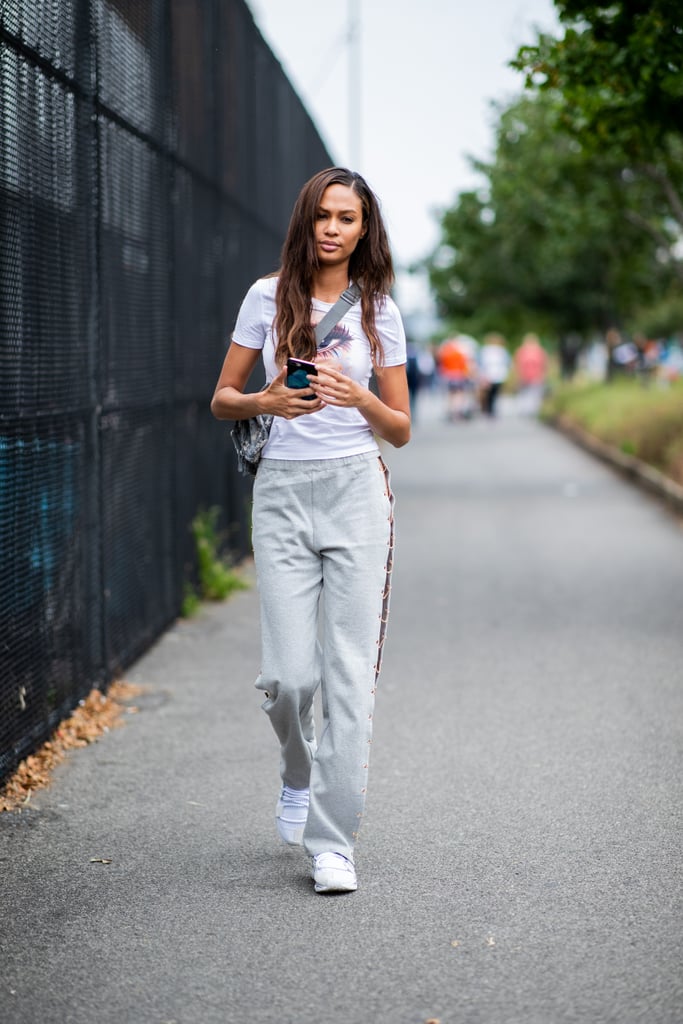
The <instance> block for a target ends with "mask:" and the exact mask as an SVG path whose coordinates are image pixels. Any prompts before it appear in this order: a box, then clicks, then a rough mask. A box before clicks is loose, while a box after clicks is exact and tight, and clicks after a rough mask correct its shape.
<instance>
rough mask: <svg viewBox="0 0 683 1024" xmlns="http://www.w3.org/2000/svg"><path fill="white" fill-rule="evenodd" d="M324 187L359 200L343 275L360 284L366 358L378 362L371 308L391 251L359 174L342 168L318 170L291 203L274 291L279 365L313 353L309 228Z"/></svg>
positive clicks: (381, 290) (387, 275) (388, 272)
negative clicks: (356, 233) (342, 188)
mask: <svg viewBox="0 0 683 1024" xmlns="http://www.w3.org/2000/svg"><path fill="white" fill-rule="evenodd" d="M330 185H346V186H347V187H348V188H351V189H353V191H354V192H355V193H356V195H357V196H358V198H359V199H360V201H361V207H362V211H363V226H364V227H365V233H364V234H363V237H362V238H360V239H359V240H358V245H357V246H356V248H355V250H354V251H353V253H352V254H351V259H350V261H349V277H350V278H351V280H353V281H355V282H356V284H358V285H359V286H360V288H361V300H360V302H361V323H362V325H363V330H364V331H365V333H366V335H367V336H368V338H369V340H370V352H371V355H372V361H373V363H374V365H375V366H381V365H382V362H383V359H384V352H383V350H382V342H381V340H380V338H379V335H378V334H377V330H376V328H375V309H376V308H377V305H378V304H379V305H380V306H381V304H382V303H383V302H384V301H385V299H386V296H387V295H388V293H389V290H390V289H391V286H392V284H393V283H394V268H393V264H392V259H391V250H390V249H389V239H388V237H387V232H386V228H385V227H384V222H383V220H382V214H381V212H380V208H379V202H378V200H377V197H376V196H375V194H374V193H373V192H372V190H371V189H370V187H369V186H368V184H367V182H366V181H365V179H364V178H362V177H361V176H360V174H356V173H355V171H349V170H347V168H345V167H329V168H327V170H324V171H319V172H318V174H315V175H314V176H313V177H312V178H311V179H310V181H307V182H306V184H305V185H304V186H303V188H302V189H301V192H300V193H299V198H298V199H297V201H296V203H295V205H294V209H293V211H292V216H291V219H290V222H289V228H288V229H287V236H286V238H285V242H284V245H283V247H282V258H281V265H280V270H279V273H278V283H277V290H276V294H275V305H276V313H275V319H274V321H273V327H274V329H275V332H276V334H277V339H278V343H277V348H276V349H275V361H276V363H277V364H278V365H279V366H282V365H283V364H284V362H285V360H286V359H287V357H288V356H296V357H298V358H299V359H313V358H314V357H315V355H316V352H317V345H316V340H315V329H314V327H313V326H312V325H311V292H312V290H313V277H314V274H315V271H316V270H317V269H318V267H319V260H318V253H317V248H316V244H315V226H316V217H317V214H318V209H319V208H320V204H321V202H322V197H323V193H324V191H325V189H326V188H329V186H330Z"/></svg>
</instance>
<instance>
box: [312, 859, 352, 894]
mask: <svg viewBox="0 0 683 1024" xmlns="http://www.w3.org/2000/svg"><path fill="white" fill-rule="evenodd" d="M313 881H314V882H315V891H316V892H355V891H356V889H357V888H358V882H357V881H356V869H355V868H354V866H353V864H352V863H351V861H350V860H348V859H347V858H346V857H343V856H342V855H341V853H319V854H318V856H317V857H314V858H313Z"/></svg>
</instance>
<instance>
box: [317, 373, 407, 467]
mask: <svg viewBox="0 0 683 1024" xmlns="http://www.w3.org/2000/svg"><path fill="white" fill-rule="evenodd" d="M311 387H312V388H313V390H314V391H315V393H316V395H319V396H320V398H321V399H322V401H323V403H324V404H325V405H336V406H340V407H342V408H343V407H346V408H356V409H358V411H359V412H360V413H361V414H362V415H363V416H364V417H365V419H366V420H367V422H368V424H369V426H370V427H372V429H373V431H374V432H375V433H376V434H378V435H379V437H381V438H383V439H384V440H385V441H388V442H389V444H393V445H394V447H395V448H402V447H403V445H404V444H407V443H408V441H409V440H410V399H409V396H408V378H407V377H406V368H405V365H402V366H384V367H382V368H381V369H379V370H378V371H377V389H378V391H379V397H378V396H377V395H374V394H373V393H372V391H370V390H369V389H368V388H364V387H363V386H362V385H361V384H359V383H358V382H357V381H355V380H352V378H351V377H347V376H346V375H345V374H343V373H341V372H340V371H339V370H334V369H332V368H331V367H327V366H325V364H324V363H318V376H317V377H313V378H311Z"/></svg>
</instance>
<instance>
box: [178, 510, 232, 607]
mask: <svg viewBox="0 0 683 1024" xmlns="http://www.w3.org/2000/svg"><path fill="white" fill-rule="evenodd" d="M219 516H220V509H219V508H218V506H216V505H214V506H212V507H211V508H209V509H200V510H199V512H198V513H197V515H196V516H195V517H194V519H193V520H192V534H193V536H194V540H195V547H196V553H197V574H198V580H199V585H198V586H193V585H192V584H191V583H186V584H185V594H184V597H183V603H182V606H181V614H182V615H183V616H184V617H185V618H189V617H190V616H192V615H194V614H195V613H196V612H197V611H198V609H199V606H200V605H201V602H202V601H224V600H225V598H226V597H229V595H230V594H232V593H233V592H234V591H235V590H247V589H248V586H249V585H248V584H247V583H246V582H245V581H244V580H243V579H242V577H241V576H240V574H239V573H238V572H237V570H236V569H235V567H234V566H233V565H232V564H231V563H230V562H229V561H228V560H227V559H226V558H225V557H224V556H223V555H221V550H220V549H221V545H222V543H223V539H224V538H223V536H222V534H220V533H219V531H218V519H219Z"/></svg>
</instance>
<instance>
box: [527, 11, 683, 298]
mask: <svg viewBox="0 0 683 1024" xmlns="http://www.w3.org/2000/svg"><path fill="white" fill-rule="evenodd" d="M555 6H556V7H557V8H558V11H559V15H560V20H561V22H562V24H563V26H564V27H565V32H564V36H563V37H562V38H561V39H554V38H553V37H551V36H548V35H540V36H539V37H538V39H537V41H536V43H535V44H534V45H531V46H524V47H522V48H521V49H520V50H519V52H518V54H517V58H516V59H515V60H514V61H513V67H516V68H517V69H518V70H521V71H523V72H525V74H526V82H527V85H528V86H529V87H530V88H533V89H536V90H545V91H550V92H552V93H553V94H555V95H557V96H559V97H560V98H561V102H560V103H558V106H557V124H558V127H560V128H561V129H563V130H565V131H566V132H568V133H569V134H571V135H572V137H574V138H575V139H577V140H578V141H579V142H580V143H581V145H582V146H583V147H584V149H586V150H587V151H592V152H595V153H604V152H606V151H609V153H610V155H611V157H612V160H613V162H614V165H615V172H616V174H615V180H616V181H617V182H618V183H619V185H620V195H619V196H618V200H619V202H620V203H621V206H622V210H623V212H624V215H625V216H626V217H628V218H629V219H630V220H631V222H632V223H633V224H635V225H637V226H638V227H640V228H641V230H644V231H646V232H647V233H648V234H649V235H650V236H651V237H652V238H653V239H655V240H656V242H657V244H658V246H659V247H660V249H661V250H662V251H663V252H666V253H667V254H668V257H669V259H670V260H671V261H672V265H673V267H674V270H675V272H676V273H677V274H678V275H679V278H680V279H681V280H683V263H682V262H681V256H680V247H681V237H682V234H683V198H682V196H683V141H682V136H681V132H682V131H683V4H681V2H680V0H620V2H612V3H595V2H593V3H590V2H585V0H555ZM641 179H646V180H647V181H649V182H651V183H652V184H653V185H654V186H655V189H656V193H657V195H658V197H659V203H658V204H657V205H656V207H655V208H654V209H652V210H651V211H650V214H649V216H647V217H646V216H644V215H643V212H642V211H641V210H640V208H639V203H638V199H639V193H638V189H637V188H634V187H633V184H634V182H638V181H640V180H641Z"/></svg>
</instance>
